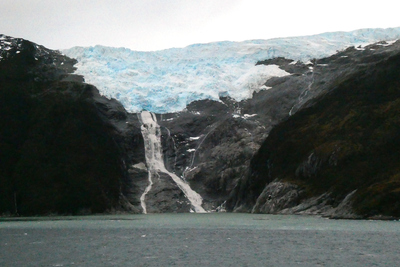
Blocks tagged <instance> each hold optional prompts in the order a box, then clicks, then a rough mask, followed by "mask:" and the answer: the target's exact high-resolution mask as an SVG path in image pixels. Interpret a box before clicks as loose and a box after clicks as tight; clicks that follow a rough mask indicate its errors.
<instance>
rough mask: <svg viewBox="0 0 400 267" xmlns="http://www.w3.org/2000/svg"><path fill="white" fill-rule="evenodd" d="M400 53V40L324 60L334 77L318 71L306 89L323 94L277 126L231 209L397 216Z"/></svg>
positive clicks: (336, 214)
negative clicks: (390, 44) (389, 44)
mask: <svg viewBox="0 0 400 267" xmlns="http://www.w3.org/2000/svg"><path fill="white" fill-rule="evenodd" d="M399 51H400V44H399V43H398V42H397V43H395V44H393V45H392V46H384V44H378V45H372V46H369V47H366V48H365V49H364V50H362V51H359V50H356V49H354V48H349V49H347V50H345V51H342V52H340V53H338V54H336V55H334V56H332V57H330V58H326V59H319V60H318V61H317V63H318V64H324V65H323V66H322V67H321V68H325V69H327V70H328V71H329V74H328V76H326V75H325V74H324V72H318V71H319V69H318V68H316V69H314V78H313V79H314V81H313V84H312V86H311V88H310V89H308V90H309V91H310V92H311V91H313V90H314V91H320V92H321V93H320V94H319V96H317V97H316V98H314V99H311V100H309V101H308V102H303V104H302V105H300V106H301V107H302V109H301V110H299V111H297V113H296V114H294V115H293V116H291V117H290V118H288V119H287V120H285V121H284V122H282V123H281V124H279V125H277V126H276V127H275V128H274V129H272V131H271V132H270V134H269V136H268V138H267V139H266V141H265V142H264V143H263V145H262V146H261V148H260V150H259V151H258V152H257V154H256V155H255V156H254V158H253V159H252V160H251V164H250V170H249V172H248V174H247V176H246V177H245V178H244V179H242V180H240V181H239V184H238V186H237V187H236V190H235V192H234V193H233V194H232V197H231V198H230V199H229V201H228V202H227V207H228V209H230V210H238V211H251V210H253V211H254V212H271V213H302V212H305V211H306V210H310V209H311V208H312V209H315V210H318V212H319V214H323V215H327V216H332V217H345V218H348V217H359V216H362V217H371V216H376V215H387V216H397V217H398V216H400V209H399V203H398V200H399V197H398V195H397V194H398V190H399V186H400V184H399V179H398V177H399V176H398V173H399V171H400V170H399V168H398V164H397V163H396V162H397V159H398V158H399V155H398V151H399V148H400V147H399V146H398V134H399V132H400V128H399V127H400V124H399V121H398V117H399V114H400V113H399V112H398V105H397V102H398V101H399V97H400V87H399V81H400V76H399V72H398V69H399V67H400V52H399ZM326 64H327V65H326ZM317 73H318V76H317ZM324 75H325V76H324ZM317 95H318V94H317ZM307 98H308V96H307ZM277 183H278V184H280V185H281V186H280V187H278V186H276V185H277ZM270 195H271V196H272V199H269V200H268V197H267V196H270ZM274 195H276V196H277V198H276V199H274V197H273V196H274ZM304 203H311V204H313V205H311V206H308V207H306V206H307V205H305V204H304ZM389 203H390V204H389ZM299 205H300V206H299ZM301 205H303V206H301ZM318 206H319V208H318ZM318 212H317V213H318ZM355 214H357V215H355Z"/></svg>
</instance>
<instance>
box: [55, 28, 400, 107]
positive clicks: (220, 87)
mask: <svg viewBox="0 0 400 267" xmlns="http://www.w3.org/2000/svg"><path fill="white" fill-rule="evenodd" d="M399 38H400V27H398V28H388V29H362V30H356V31H351V32H331V33H323V34H318V35H312V36H302V37H289V38H276V39H269V40H250V41H244V42H229V41H224V42H214V43H208V44H194V45H190V46H187V47H185V48H170V49H165V50H160V51H153V52H141V51H132V50H130V49H128V48H114V47H105V46H100V45H97V46H94V47H73V48H71V49H66V50H62V51H61V52H62V53H64V54H65V55H67V56H69V57H72V58H75V59H77V60H78V63H77V64H76V65H75V67H76V68H77V70H76V73H77V74H79V75H83V76H84V78H85V81H86V82H87V83H90V84H93V85H95V86H96V87H97V88H98V89H99V91H100V93H101V94H102V95H104V96H106V97H108V98H115V99H117V100H118V101H120V102H121V103H122V104H123V105H124V107H125V108H126V109H127V110H128V111H129V112H141V111H143V110H147V111H150V112H155V113H168V112H178V111H182V110H184V109H185V107H186V105H187V104H189V103H190V102H193V101H196V100H202V99H213V100H217V101H218V100H219V97H220V96H230V97H232V98H234V99H235V100H237V101H240V100H243V99H247V98H251V97H252V95H253V92H254V91H258V90H266V89H269V88H267V87H265V86H264V84H265V82H266V81H267V80H268V79H269V78H271V77H281V76H285V75H289V73H287V72H285V71H284V70H282V69H280V68H279V66H277V65H268V66H265V65H256V63H257V62H258V61H260V60H266V59H271V58H274V57H285V58H289V59H292V60H295V61H302V62H307V61H309V60H310V59H313V58H321V57H327V56H330V55H332V54H334V53H336V52H337V51H338V50H343V49H345V48H347V47H350V46H356V47H359V46H361V47H362V46H365V45H368V44H371V43H375V42H379V41H393V40H396V39H399Z"/></svg>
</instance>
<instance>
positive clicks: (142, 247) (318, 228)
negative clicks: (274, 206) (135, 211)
mask: <svg viewBox="0 0 400 267" xmlns="http://www.w3.org/2000/svg"><path fill="white" fill-rule="evenodd" d="M399 249H400V222H398V221H352V220H327V219H323V218H318V217H305V216H274V215H254V214H218V213H213V214H155V215H120V216H118V215H113V216H87V217H58V218H51V219H49V218H30V219H29V220H18V221H5V220H1V219H0V266H398V264H399V262H400V254H399V253H398V251H399Z"/></svg>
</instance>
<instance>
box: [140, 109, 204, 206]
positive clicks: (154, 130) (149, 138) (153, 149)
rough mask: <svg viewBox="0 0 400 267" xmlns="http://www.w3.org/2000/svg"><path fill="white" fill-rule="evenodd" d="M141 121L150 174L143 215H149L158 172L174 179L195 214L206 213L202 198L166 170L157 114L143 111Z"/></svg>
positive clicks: (144, 194)
mask: <svg viewBox="0 0 400 267" xmlns="http://www.w3.org/2000/svg"><path fill="white" fill-rule="evenodd" d="M140 120H141V122H142V126H141V131H142V135H143V139H144V149H145V156H146V163H147V169H148V172H149V185H148V186H147V187H146V189H145V191H144V193H143V194H142V196H141V197H140V202H141V206H142V208H143V213H147V209H146V202H145V199H146V195H147V193H148V192H149V191H150V190H151V186H152V184H153V181H152V177H154V176H155V175H158V172H162V173H165V174H168V175H169V176H170V177H171V178H172V180H173V181H174V182H175V183H176V184H177V186H178V187H179V188H180V189H181V190H182V192H183V193H184V194H185V196H186V198H187V199H188V200H189V201H190V203H191V205H192V208H193V209H194V211H195V212H206V211H205V210H204V209H203V207H202V206H201V205H202V202H203V199H202V197H201V196H200V195H199V194H198V193H196V192H195V191H193V190H192V189H191V188H190V186H189V185H188V184H187V183H186V182H185V181H183V180H182V179H181V178H179V177H178V176H177V175H176V174H174V173H172V172H169V171H168V170H167V168H165V165H164V159H163V155H162V145H161V129H160V126H159V125H158V123H157V118H156V116H155V114H153V113H150V112H148V111H142V112H141V113H140Z"/></svg>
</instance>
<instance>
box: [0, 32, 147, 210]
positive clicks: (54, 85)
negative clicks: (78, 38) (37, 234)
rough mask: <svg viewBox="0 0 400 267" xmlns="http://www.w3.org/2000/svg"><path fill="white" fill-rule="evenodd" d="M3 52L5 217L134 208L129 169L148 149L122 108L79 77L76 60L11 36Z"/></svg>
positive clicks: (0, 189)
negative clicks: (127, 196)
mask: <svg viewBox="0 0 400 267" xmlns="http://www.w3.org/2000/svg"><path fill="white" fill-rule="evenodd" d="M0 47H1V50H0V52H1V54H0V85H1V91H0V113H1V119H0V136H1V139H0V148H1V149H0V170H1V171H0V184H1V186H0V213H5V214H20V215H34V214H52V213H57V214H78V213H91V212H104V211H107V210H108V211H110V210H113V209H124V210H129V209H130V207H131V205H130V204H128V203H129V202H128V201H126V200H125V198H124V197H123V194H122V193H123V192H125V188H126V186H125V184H127V183H129V175H128V173H127V171H126V167H125V164H126V162H127V161H129V160H134V159H135V158H141V157H143V155H144V152H143V148H142V146H141V144H142V143H143V141H142V140H141V135H140V131H139V132H138V131H137V129H131V128H129V127H127V125H126V118H127V116H128V114H127V112H126V111H125V109H124V108H123V107H122V105H121V104H119V103H118V102H116V101H115V100H108V99H106V98H104V97H102V96H100V95H99V92H98V90H97V89H96V88H94V87H93V86H91V85H88V84H85V83H83V78H82V77H81V76H77V75H73V74H71V73H72V72H73V71H74V67H73V65H74V64H75V63H76V60H74V59H71V58H68V57H66V56H64V55H62V54H61V53H59V52H57V51H52V50H49V49H46V48H45V47H43V46H40V45H37V44H34V43H31V42H29V41H26V40H23V39H17V38H11V37H8V36H4V35H0ZM128 141H129V142H128ZM127 146H129V152H127Z"/></svg>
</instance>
